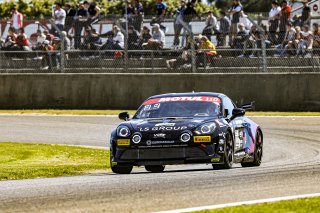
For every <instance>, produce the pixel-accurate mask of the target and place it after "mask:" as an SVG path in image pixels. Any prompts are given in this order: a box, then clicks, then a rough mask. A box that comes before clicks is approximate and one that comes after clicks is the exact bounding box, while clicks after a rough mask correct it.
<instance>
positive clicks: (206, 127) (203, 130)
mask: <svg viewBox="0 0 320 213" xmlns="http://www.w3.org/2000/svg"><path fill="white" fill-rule="evenodd" d="M216 127H217V126H216V124H215V123H207V124H203V125H201V126H199V127H198V128H197V129H196V131H195V133H196V134H197V135H207V134H211V133H213V132H214V130H215V129H216Z"/></svg>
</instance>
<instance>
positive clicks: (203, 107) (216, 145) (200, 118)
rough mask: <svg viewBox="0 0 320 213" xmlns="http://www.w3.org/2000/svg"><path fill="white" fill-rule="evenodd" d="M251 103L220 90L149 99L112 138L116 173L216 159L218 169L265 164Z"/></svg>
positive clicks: (112, 162)
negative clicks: (237, 100) (239, 102)
mask: <svg viewBox="0 0 320 213" xmlns="http://www.w3.org/2000/svg"><path fill="white" fill-rule="evenodd" d="M250 108H252V103H251V104H246V105H238V106H237V105H235V104H234V102H232V100H231V99H230V98H229V97H227V96H226V95H224V94H221V93H211V92H197V93H195V92H192V93H170V94H162V95H156V96H152V97H150V98H148V99H147V100H146V101H144V102H143V104H142V105H141V106H140V107H139V108H138V110H137V112H136V113H135V115H134V116H133V117H132V118H131V119H130V118H129V114H128V113H127V112H122V113H120V114H119V118H120V119H122V120H124V122H122V123H121V124H120V125H119V126H118V127H117V128H116V129H115V130H114V131H112V133H111V137H110V165H111V169H112V171H113V172H114V173H118V174H129V173H131V171H132V168H133V166H144V167H145V169H146V170H147V171H150V172H163V171H164V169H165V166H166V165H175V164H189V163H190V164H196V163H203V164H212V166H213V168H214V169H230V168H231V167H232V165H233V164H234V163H241V165H242V166H243V167H253V166H260V164H261V159H262V153H263V134H262V130H261V127H260V126H259V125H258V124H256V123H255V122H253V121H252V120H250V119H249V118H247V117H245V116H244V115H245V112H246V111H245V110H246V109H250Z"/></svg>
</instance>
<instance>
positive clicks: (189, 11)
mask: <svg viewBox="0 0 320 213" xmlns="http://www.w3.org/2000/svg"><path fill="white" fill-rule="evenodd" d="M181 15H182V20H183V21H184V23H185V24H186V25H187V26H188V29H185V28H184V29H183V35H182V46H183V45H184V39H185V37H186V32H187V33H188V35H189V34H190V31H192V25H191V24H190V22H191V21H192V19H193V18H194V17H195V16H197V15H198V14H197V12H196V11H195V10H194V8H193V3H192V2H188V3H187V6H186V8H185V9H184V10H182V11H181Z"/></svg>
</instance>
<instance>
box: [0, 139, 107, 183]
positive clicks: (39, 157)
mask: <svg viewBox="0 0 320 213" xmlns="http://www.w3.org/2000/svg"><path fill="white" fill-rule="evenodd" d="M0 153H1V154H0V180H16V179H27V178H40V177H41V178H43V177H56V176H69V175H80V174H88V173H94V172H97V171H98V170H106V169H107V168H110V165H109V160H108V159H109V151H107V150H101V149H92V148H82V147H77V146H66V145H47V144H30V143H12V142H1V143H0Z"/></svg>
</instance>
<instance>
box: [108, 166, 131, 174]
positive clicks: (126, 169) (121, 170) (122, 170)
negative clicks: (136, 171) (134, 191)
mask: <svg viewBox="0 0 320 213" xmlns="http://www.w3.org/2000/svg"><path fill="white" fill-rule="evenodd" d="M132 168H133V166H111V170H112V171H113V172H114V173H117V174H130V173H131V171H132Z"/></svg>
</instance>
